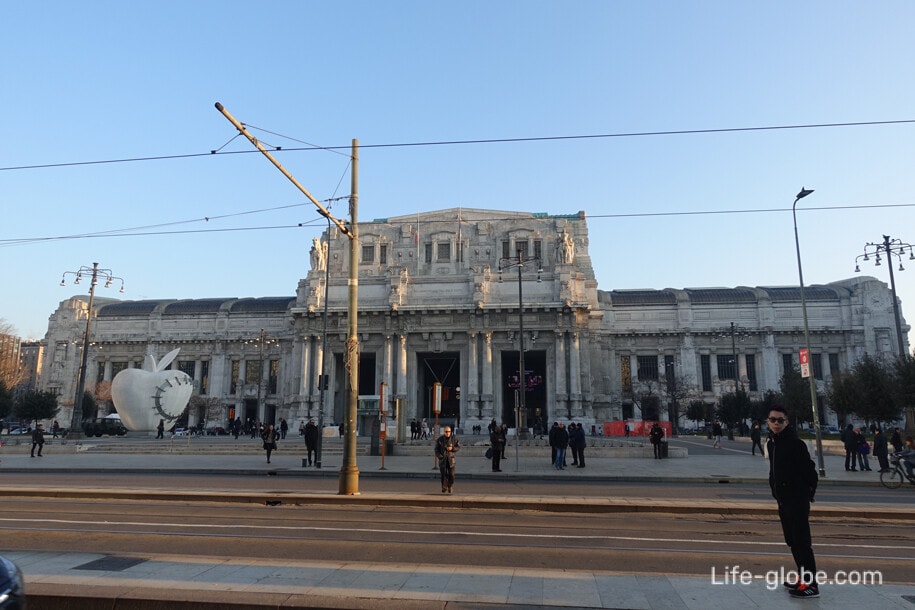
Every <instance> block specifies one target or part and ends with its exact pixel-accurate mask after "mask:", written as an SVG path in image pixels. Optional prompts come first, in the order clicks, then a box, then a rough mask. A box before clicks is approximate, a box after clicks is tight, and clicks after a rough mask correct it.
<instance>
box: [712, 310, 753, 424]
mask: <svg viewBox="0 0 915 610" xmlns="http://www.w3.org/2000/svg"><path fill="white" fill-rule="evenodd" d="M748 336H749V332H747V330H746V329H744V328H741V327H739V326H737V325H736V324H734V323H733V322H731V325H730V326H729V327H727V328H722V329H721V330H719V331H718V335H717V336H716V337H715V339H714V340H717V339H719V338H720V339H725V338H727V337H730V338H731V357H732V358H733V359H734V360H733V364H734V370H733V372H734V377H733V378H734V394H735V396H736V395H737V391H738V390H739V389H740V388H741V384H740V364H739V362H740V361H739V360H738V358H737V341H738V339H739V340H740V341H744V340H745V339H746V338H747V337H748ZM728 440H734V429H733V427H731V426H730V425H728Z"/></svg>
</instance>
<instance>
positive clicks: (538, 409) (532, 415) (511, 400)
mask: <svg viewBox="0 0 915 610" xmlns="http://www.w3.org/2000/svg"><path fill="white" fill-rule="evenodd" d="M501 381H502V383H501V384H500V385H501V387H502V421H503V422H505V423H506V424H508V425H509V427H512V428H514V427H515V424H516V422H515V401H516V397H517V396H518V392H519V390H520V388H521V381H520V372H519V370H518V352H517V350H516V351H505V352H502V380H501ZM524 389H525V392H524V394H525V400H524V407H525V413H523V414H522V416H521V417H522V421H521V425H522V427H525V428H532V429H533V428H535V427H536V426H535V424H536V423H537V422H539V423H540V424H541V426H545V425H546V422H547V421H549V412H548V411H547V406H546V397H547V382H546V351H540V350H538V351H534V350H531V351H529V352H528V351H526V352H524ZM541 429H543V428H541Z"/></svg>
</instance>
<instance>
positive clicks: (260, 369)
mask: <svg viewBox="0 0 915 610" xmlns="http://www.w3.org/2000/svg"><path fill="white" fill-rule="evenodd" d="M274 343H277V340H276V338H275V337H270V336H268V335H267V331H265V330H264V329H263V328H262V329H261V330H260V332H259V333H257V336H256V337H255V338H253V339H248V340H247V341H245V344H246V345H257V346H258V362H257V419H258V420H260V421H263V422H264V424H265V425H266V423H267V422H266V419H267V412H266V409H264V413H263V415H261V394H262V393H261V389H262V388H263V385H264V348H265V347H266V346H268V345H273V344H274ZM246 374H247V373H246ZM262 417H263V419H261V418H262ZM273 423H276V422H273Z"/></svg>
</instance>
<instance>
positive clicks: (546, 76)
mask: <svg viewBox="0 0 915 610" xmlns="http://www.w3.org/2000/svg"><path fill="white" fill-rule="evenodd" d="M913 24H915V3H912V2H910V1H882V2H878V3H861V2H856V1H851V0H838V1H835V0H831V1H825V0H824V1H815V2H797V1H781V0H774V1H771V2H733V1H731V0H727V1H724V0H722V1H702V2H698V1H697V2H686V1H682V2H681V1H674V0H669V1H666V2H646V1H641V0H639V1H631V2H630V1H626V2H624V1H617V2H612V1H609V0H607V1H569V2H559V1H556V2H544V1H536V0H526V1H499V2H493V1H491V0H465V1H463V2H429V1H425V0H423V1H419V0H417V1H385V2H380V1H374V0H372V1H364V2H354V1H346V0H336V1H320V2H319V1H312V2H306V1H295V2H293V1H274V2H233V1H221V2H212V1H206V0H195V1H193V2H187V1H185V0H182V1H177V0H160V1H157V2H123V1H117V2H115V1H111V2H101V1H98V2H80V3H73V2H63V1H60V2H47V1H42V0H36V1H34V2H15V3H8V4H6V5H5V6H4V10H3V35H2V36H0V62H2V89H3V95H2V102H0V108H2V111H3V136H4V144H3V146H2V147H0V202H2V203H0V209H2V222H0V256H2V261H3V269H4V281H3V282H2V288H0V318H4V319H5V320H6V321H7V322H8V323H11V324H12V325H13V326H14V327H15V328H16V329H17V330H18V332H19V334H20V335H22V336H24V337H29V338H41V337H43V336H44V333H45V332H46V330H47V320H48V316H50V315H51V314H52V313H53V311H54V310H55V309H56V308H57V306H58V304H59V302H60V301H62V300H64V299H66V298H68V297H70V296H72V295H74V294H80V291H79V288H80V287H82V285H81V286H80V287H75V286H72V284H68V285H67V287H65V288H62V287H60V286H59V282H60V279H61V275H62V273H63V272H64V271H70V270H76V269H78V268H79V267H80V266H81V265H91V264H92V263H93V262H95V261H97V262H99V264H100V266H101V267H103V268H109V269H111V270H112V271H113V272H114V274H115V275H117V276H120V277H123V278H124V279H125V280H126V286H127V292H126V294H125V295H119V294H118V293H117V291H116V290H115V289H113V288H112V289H103V288H101V287H100V288H99V289H98V291H97V295H98V296H107V297H122V296H123V297H124V298H131V299H145V298H200V297H235V296H238V297H249V296H281V295H293V294H295V289H296V284H297V282H298V279H299V278H301V277H304V276H305V274H306V273H307V270H308V268H309V262H308V250H309V248H310V245H311V238H312V237H314V236H315V235H317V234H319V232H320V231H321V229H322V228H323V227H325V226H326V223H325V222H324V220H323V219H320V218H319V217H318V216H317V214H316V213H315V211H314V207H313V206H312V205H311V204H310V203H309V202H308V201H307V200H306V199H305V197H304V196H303V195H301V194H300V193H299V192H298V191H297V190H296V189H295V187H294V186H293V185H292V184H291V183H289V182H288V181H287V180H286V179H285V178H284V177H283V176H282V175H281V174H280V173H279V172H278V171H277V170H276V169H275V168H274V167H273V166H272V165H270V164H269V163H268V162H267V160H266V159H264V158H263V157H262V156H260V155H259V154H257V153H255V154H247V152H246V154H218V155H210V154H208V153H209V151H210V150H213V149H219V148H220V147H222V146H223V145H224V144H227V142H228V144H227V145H226V146H225V148H222V151H223V152H230V153H234V152H240V151H250V150H251V146H250V144H249V143H248V142H247V141H245V140H243V139H240V138H239V139H235V140H234V141H232V142H229V140H231V139H232V138H233V136H234V135H235V133H236V132H235V129H234V128H233V127H232V125H230V124H229V123H228V121H226V119H225V118H223V117H222V116H221V115H220V114H219V113H218V112H217V111H216V110H215V109H214V103H215V102H217V101H218V102H221V103H222V104H223V105H224V106H225V107H226V109H227V110H229V112H231V113H232V114H233V115H234V116H235V117H236V118H238V119H239V120H240V121H242V122H245V123H247V124H249V125H251V126H253V127H257V128H259V129H262V130H267V131H269V132H273V133H274V134H279V135H273V134H270V133H267V132H266V131H259V132H255V133H256V135H258V137H259V138H261V139H262V140H263V141H265V142H266V143H267V144H271V145H280V146H283V147H285V148H295V147H298V148H307V147H309V146H310V145H319V146H324V147H347V146H349V144H350V142H351V140H352V139H353V138H358V139H359V141H360V143H361V145H362V146H363V148H362V150H361V152H360V165H359V202H360V208H359V218H360V219H362V220H371V219H373V218H380V217H388V216H395V215H401V214H412V213H416V212H425V211H431V210H436V209H442V208H453V207H471V208H486V209H497V210H498V209H501V210H519V211H531V212H547V213H550V214H565V213H575V212H577V211H579V210H584V211H585V212H586V213H587V215H588V217H589V228H590V235H591V244H590V252H591V256H592V259H593V263H594V267H595V270H596V273H597V278H598V282H599V287H600V288H601V289H603V290H613V289H630V288H665V287H673V288H683V287H698V286H726V287H733V286H764V285H797V280H798V278H797V263H796V258H795V247H794V233H793V228H792V219H791V212H790V209H791V204H792V202H793V200H794V196H795V194H796V193H797V192H798V191H799V190H800V188H801V187H803V186H805V187H807V188H812V189H815V193H814V194H813V195H811V196H810V197H808V198H806V199H804V200H803V201H802V202H801V203H800V204H799V206H798V209H799V211H798V227H799V231H800V240H801V250H802V256H803V263H804V279H805V283H806V284H808V285H810V284H816V283H825V282H830V281H835V280H841V279H846V278H849V277H852V276H853V275H854V273H853V271H854V267H855V257H856V256H857V255H858V254H860V253H861V252H862V251H863V248H864V245H865V244H866V243H867V242H876V241H882V235H884V234H889V235H891V236H892V237H894V238H896V237H898V238H900V239H902V240H903V241H904V242H907V243H915V184H913V142H915V123H901V124H889V125H869V126H865V125H862V126H849V127H818V128H804V129H783V130H763V131H739V132H726V133H703V134H682V135H649V136H631V137H606V138H589V139H564V140H552V141H535V142H514V143H486V144H482V143H477V144H459V145H439V146H412V147H374V148H373V146H377V145H387V144H401V143H416V142H442V141H468V140H490V139H511V138H536V137H548V136H577V135H608V134H632V133H643V132H670V131H686V130H716V129H729V128H747V127H769V126H796V125H812V124H817V125H820V124H829V123H851V122H877V121H905V120H913V119H915V103H913V102H915V79H913V78H912V59H913V57H915V36H913V35H912V31H913ZM290 138H291V139H290ZM306 143H307V144H306ZM195 154H200V156H192V157H184V158H172V159H168V160H148V161H133V162H119V163H98V164H82V165H68V166H61V167H43V168H32V169H15V168H21V167H24V166H38V165H48V164H68V163H75V162H89V161H106V160H118V159H134V158H141V157H157V156H175V155H195ZM347 155H348V151H346V150H339V151H336V152H334V151H327V150H302V151H284V152H281V153H278V154H277V157H278V159H279V160H280V162H281V163H283V165H284V166H285V167H286V168H287V169H288V170H289V171H290V172H291V173H293V174H294V175H295V176H296V177H297V178H298V179H299V181H300V182H301V183H302V184H304V185H305V186H306V187H307V188H308V189H309V190H310V191H311V192H312V193H313V194H314V196H315V197H316V198H318V199H320V200H323V199H327V198H331V197H339V196H344V195H347V194H349V175H348V173H347V172H348V162H349V159H348V156H347ZM11 168H13V169H11ZM817 208H819V209H817ZM826 208H845V209H826ZM754 210H769V211H766V212H754ZM331 211H332V212H334V213H335V214H336V215H338V216H344V215H345V212H346V206H345V203H344V202H340V203H338V204H335V205H334V207H333V208H332V209H331ZM684 212H728V213H719V214H697V215H686V216H684V215H679V216H676V215H674V216H671V215H667V216H665V215H661V214H665V213H684ZM637 214H643V215H641V216H639V215H637ZM204 218H209V219H210V220H208V221H207V220H204ZM178 223H181V224H178ZM299 223H306V227H304V228H299V227H298V226H297V225H298V224H299ZM157 225H166V226H161V227H157ZM138 227H147V228H142V229H138ZM148 227H156V228H154V229H150V228H148ZM123 229H135V230H130V231H126V233H129V234H130V235H129V236H109V237H85V238H78V239H52V238H57V237H61V236H76V235H84V234H95V233H99V232H116V231H121V230H123ZM230 229H245V230H230ZM167 231H188V232H185V233H178V234H171V235H168V234H164V232H167ZM154 233H157V234H154ZM862 273H863V274H867V275H873V276H874V277H877V278H879V279H880V280H882V281H884V282H887V283H888V282H889V276H888V274H887V270H886V266H885V265H884V266H881V267H878V268H874V267H873V266H872V264H871V263H864V264H863V265H862ZM897 288H898V290H899V294H900V296H901V298H902V299H903V306H904V312H906V313H908V315H907V318H908V319H909V320H910V321H913V320H915V261H913V264H912V267H911V269H910V270H909V271H907V272H902V273H897Z"/></svg>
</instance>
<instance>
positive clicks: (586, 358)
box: [42, 208, 908, 433]
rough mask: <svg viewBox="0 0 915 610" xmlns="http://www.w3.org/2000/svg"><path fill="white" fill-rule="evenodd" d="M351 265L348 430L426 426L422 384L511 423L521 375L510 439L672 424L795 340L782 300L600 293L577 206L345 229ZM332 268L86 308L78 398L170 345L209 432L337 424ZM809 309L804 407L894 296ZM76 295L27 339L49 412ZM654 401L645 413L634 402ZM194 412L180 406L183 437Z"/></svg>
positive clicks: (339, 357)
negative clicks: (677, 395) (259, 293)
mask: <svg viewBox="0 0 915 610" xmlns="http://www.w3.org/2000/svg"><path fill="white" fill-rule="evenodd" d="M357 255H358V258H359V261H358V269H359V293H358V295H359V296H358V311H359V319H358V336H359V387H358V393H359V394H360V396H363V397H365V400H364V401H362V402H361V406H362V407H365V409H364V410H363V409H360V417H359V422H358V423H359V427H360V431H361V432H362V433H367V432H368V431H369V429H370V426H371V423H370V422H371V419H373V417H374V415H375V414H376V413H377V408H378V407H377V402H375V401H373V400H372V398H373V397H374V396H376V395H378V394H379V388H380V384H382V383H384V384H386V385H387V392H386V396H387V397H388V398H389V400H388V401H387V404H386V405H385V407H386V409H387V410H388V413H389V414H391V415H397V416H398V418H397V421H398V425H399V427H400V429H401V431H402V430H403V427H404V425H405V424H406V423H408V422H409V421H410V419H413V418H417V419H420V418H427V419H429V420H430V421H431V420H432V419H433V418H434V413H433V412H432V406H431V396H432V387H433V384H434V383H435V382H438V383H441V384H442V388H443V391H442V410H441V415H440V417H441V419H444V420H447V421H449V422H450V421H455V420H457V421H458V423H459V425H461V426H462V427H464V428H467V429H469V428H470V427H471V426H473V425H482V426H483V428H484V429H485V427H486V425H487V424H488V422H489V421H490V420H491V419H492V418H496V419H497V420H500V421H506V422H509V423H510V424H511V425H514V423H515V420H516V419H517V417H518V411H516V401H517V398H516V397H517V396H518V395H519V394H520V392H519V391H518V390H520V385H521V380H522V379H523V383H524V387H525V389H526V392H525V400H524V406H525V409H524V412H523V413H521V414H520V416H521V418H522V420H523V421H522V423H523V425H524V426H526V427H533V426H534V425H535V422H537V421H538V420H539V421H541V422H547V421H552V420H555V419H575V420H577V421H581V422H582V423H584V424H586V425H588V426H590V425H591V424H600V423H602V422H605V421H613V420H619V419H624V418H626V419H629V418H634V419H639V418H642V417H645V418H649V417H650V418H659V419H662V420H667V419H676V411H675V410H672V409H669V408H667V407H668V406H669V405H668V403H669V402H671V392H670V391H669V390H670V388H672V387H674V386H685V387H688V389H690V392H689V393H688V395H689V398H690V399H700V400H703V401H705V402H706V403H708V404H709V405H713V404H714V403H715V402H716V401H717V398H718V397H719V396H720V395H721V394H723V393H726V392H728V391H732V390H733V389H734V388H735V387H737V386H738V385H739V387H743V388H745V389H748V390H749V391H750V392H751V395H754V396H755V395H759V394H761V393H762V392H764V391H765V390H768V389H777V388H778V380H779V378H780V377H781V375H782V374H783V371H784V367H785V366H788V365H791V364H792V363H796V362H797V351H798V349H799V347H801V346H802V345H803V323H802V318H801V306H800V297H799V291H798V289H797V287H755V288H750V287H737V288H729V289H726V288H714V289H712V288H699V289H672V288H668V289H663V290H613V291H609V292H605V291H600V290H598V287H597V282H596V280H595V275H594V269H593V266H592V262H591V258H590V255H589V236H588V227H587V222H586V218H585V214H584V213H583V212H579V213H577V214H572V215H546V214H529V213H519V212H502V211H493V210H477V209H468V208H461V209H457V208H456V209H450V210H441V211H436V212H429V213H424V214H417V215H413V216H402V217H397V218H385V219H376V220H374V221H372V222H360V224H359V243H358V244H357ZM349 256H350V243H349V238H348V237H346V236H345V235H341V234H340V233H339V232H338V230H337V229H336V227H331V228H330V229H329V230H328V232H327V233H325V235H324V236H323V239H321V240H316V241H315V243H314V244H313V246H312V252H311V269H310V270H309V271H308V272H307V274H306V276H305V277H304V278H303V279H301V280H300V281H299V283H298V288H297V290H296V295H295V296H294V297H292V296H290V297H273V298H270V297H265V298H255V299H235V298H223V299H196V300H177V299H176V300H156V301H111V300H105V299H99V298H97V299H96V304H97V318H96V319H95V322H94V324H93V329H92V337H91V339H92V342H93V345H92V346H91V347H90V353H89V363H90V364H89V367H88V374H87V377H88V378H87V384H86V387H87V388H89V389H92V388H95V392H96V395H97V397H99V398H100V399H101V400H103V401H104V400H106V398H107V397H106V394H105V391H106V387H107V386H106V384H109V383H110V380H111V379H112V377H113V376H114V375H115V374H116V373H117V372H118V371H119V370H120V369H121V368H125V367H133V366H140V364H141V363H142V360H143V358H144V356H145V354H147V353H152V354H154V355H156V356H157V357H160V356H161V355H163V354H165V353H166V352H168V351H170V350H172V349H174V348H176V347H180V348H181V354H180V355H179V356H178V358H177V360H176V363H175V364H174V366H176V367H178V368H181V369H182V370H184V371H185V372H187V373H188V374H189V375H191V376H192V377H193V378H194V379H195V386H196V393H197V394H198V395H200V396H201V397H207V398H213V399H215V400H217V401H218V403H219V404H220V405H222V407H221V408H222V412H221V415H220V417H219V418H218V420H219V421H215V420H214V418H213V416H212V412H211V413H210V415H209V416H207V417H206V419H208V420H210V421H211V422H213V423H217V424H223V423H224V421H226V420H228V419H229V418H231V417H239V418H241V419H242V420H245V419H256V420H262V421H275V420H278V419H279V418H281V417H282V418H285V419H287V421H289V423H290V426H293V427H297V425H298V423H299V422H300V421H302V420H304V419H307V418H308V417H311V416H317V414H318V413H319V411H323V416H324V419H325V422H328V423H329V422H339V421H341V419H342V414H343V409H344V396H345V391H344V383H345V377H346V375H345V370H346V369H345V364H344V358H343V353H344V347H345V344H346V339H347V329H348V327H347V297H348V277H347V276H348V271H349ZM327 280H329V281H327ZM325 292H326V294H327V321H326V329H327V332H326V345H327V348H326V352H327V354H328V360H329V362H328V366H327V367H326V368H324V369H323V370H326V371H327V373H328V381H329V385H328V387H327V391H326V392H324V393H323V404H322V392H321V388H320V385H319V383H318V375H319V373H321V371H322V362H323V360H324V353H325V348H324V342H325V331H324V329H325V318H324V312H325V302H324V300H325ZM806 298H807V305H808V316H809V320H810V328H811V347H812V350H811V351H812V353H813V356H814V362H813V364H814V372H815V374H816V377H817V383H818V388H819V390H820V392H821V393H822V392H823V390H824V388H825V386H824V384H825V383H826V382H827V381H828V379H829V376H830V374H831V372H832V371H833V370H835V368H836V367H838V368H840V369H847V368H848V367H850V366H851V365H852V364H853V363H854V362H855V360H857V359H858V358H860V357H861V356H863V355H864V354H865V353H867V354H871V355H878V356H879V355H886V356H892V355H895V345H896V339H895V337H896V335H895V324H894V321H893V308H892V297H891V296H890V292H889V290H888V288H887V287H886V285H885V284H883V283H882V282H880V281H878V280H876V279H874V278H869V277H861V278H857V279H853V280H844V281H839V282H834V283H831V284H828V285H822V286H811V287H809V288H808V289H807V291H806ZM87 301H88V298H87V297H73V298H71V299H68V300H66V301H64V302H62V303H61V305H60V307H59V308H58V310H57V311H56V312H55V313H54V314H53V315H52V316H51V319H50V323H49V328H48V334H47V336H46V337H45V340H44V344H45V346H46V349H45V356H44V358H45V360H44V366H43V374H42V386H43V387H44V388H47V389H53V390H56V391H59V392H60V394H61V403H62V404H64V405H72V402H73V394H74V392H75V383H76V373H77V368H78V357H77V356H78V352H79V349H80V348H81V341H82V334H83V332H84V330H85V320H86V318H85V316H86V313H87V312H86V304H87ZM519 301H520V302H521V303H522V304H523V307H522V308H521V312H522V315H519ZM522 329H523V333H522ZM907 331H908V328H907V327H904V333H905V334H906V335H907ZM522 343H523V348H524V351H523V354H524V356H523V362H524V370H525V372H524V375H523V377H522V376H521V374H520V371H519V350H520V349H521V347H522ZM906 346H907V340H906ZM907 349H908V348H907ZM735 352H736V358H735ZM258 371H260V374H258ZM675 382H676V383H675ZM652 395H655V396H657V397H658V400H656V401H654V402H651V401H648V402H646V400H645V397H646V396H649V397H650V396H652ZM682 399H683V398H682V396H681V400H682ZM648 404H650V405H651V406H650V408H647V409H646V412H644V413H643V412H642V408H643V407H646V405H648ZM658 405H661V407H660V408H658ZM202 417H204V415H203V414H202V413H194V412H191V413H190V423H191V424H193V423H194V422H196V421H197V420H198V418H202ZM828 417H829V416H828V415H827V419H828ZM833 419H834V416H833Z"/></svg>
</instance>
